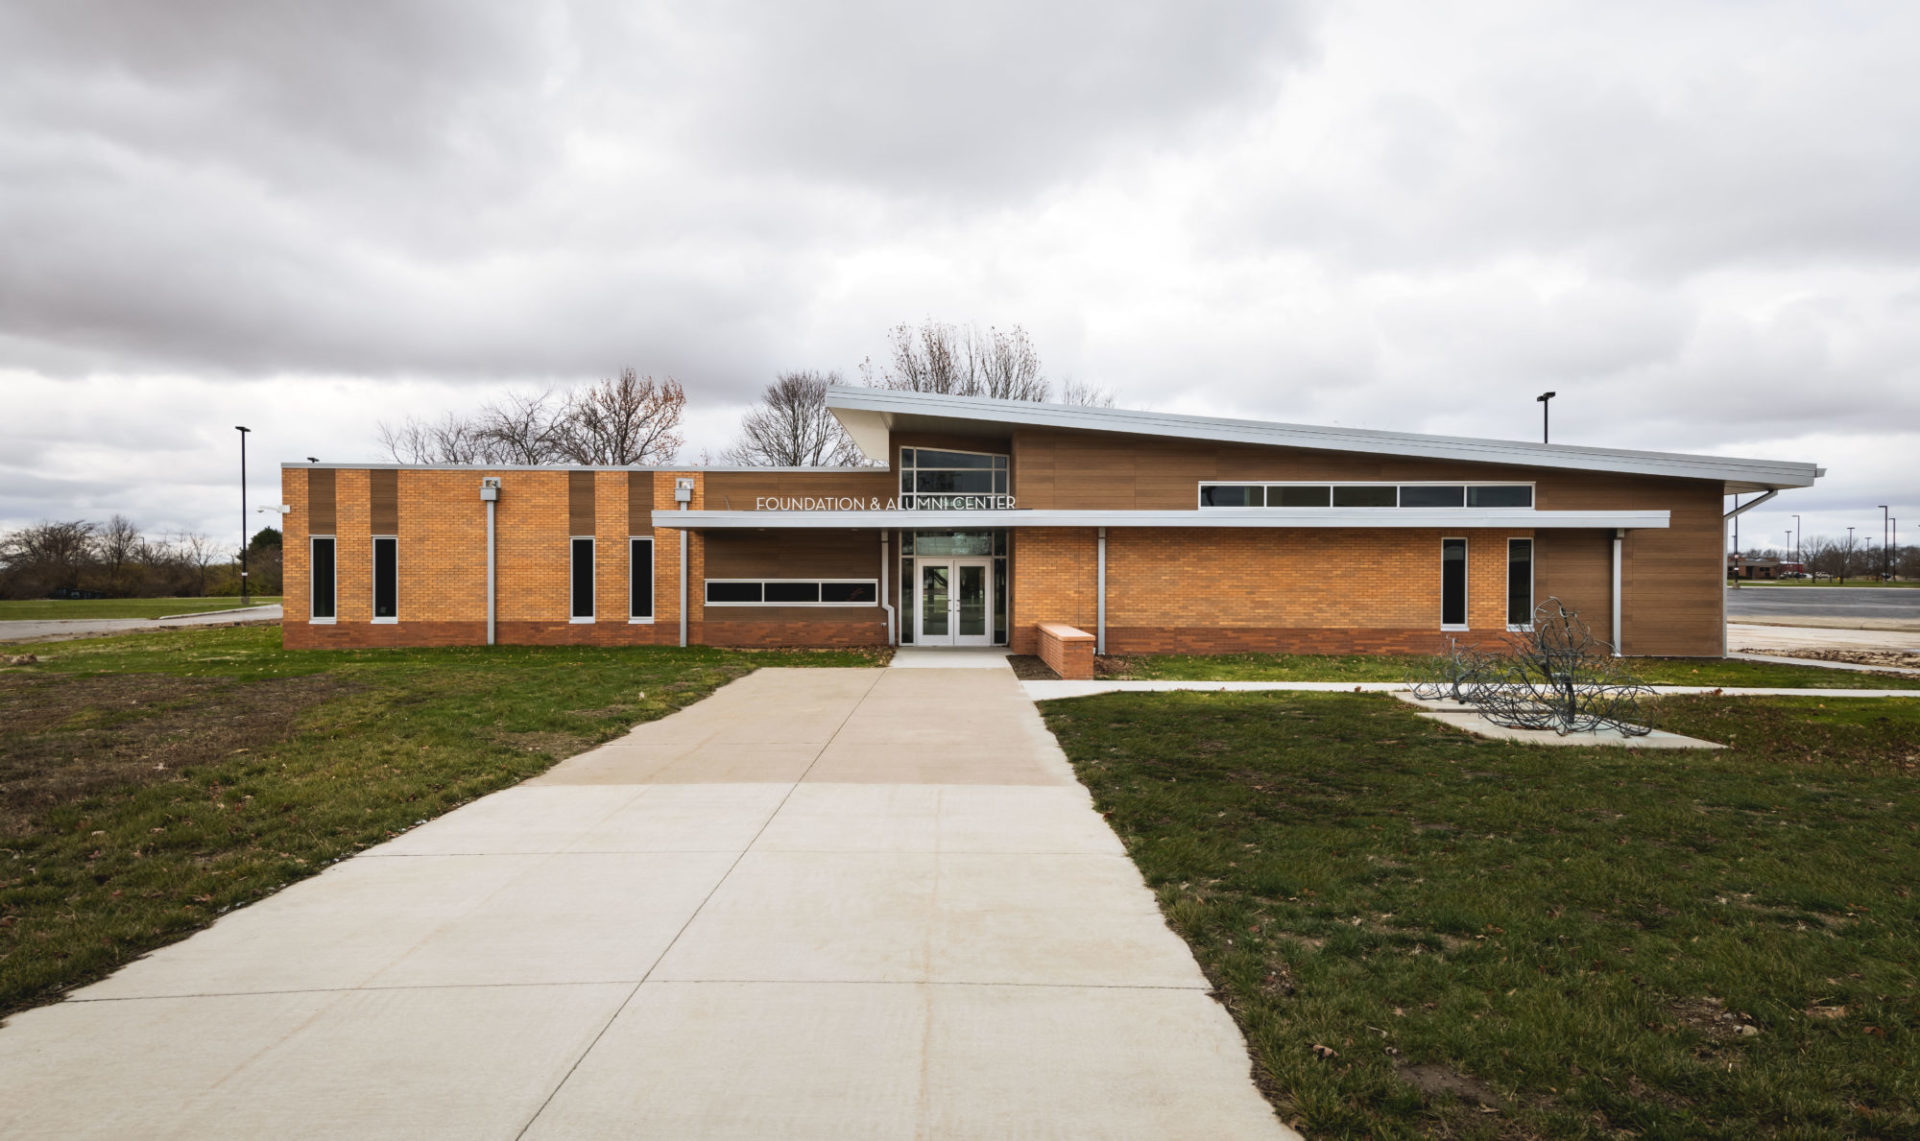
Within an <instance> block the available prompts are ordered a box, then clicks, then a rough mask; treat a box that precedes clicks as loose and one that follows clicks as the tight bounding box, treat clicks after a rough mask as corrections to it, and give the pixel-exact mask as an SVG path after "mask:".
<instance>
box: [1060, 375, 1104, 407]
mask: <svg viewBox="0 0 1920 1141" xmlns="http://www.w3.org/2000/svg"><path fill="white" fill-rule="evenodd" d="M1060 403H1062V404H1082V405H1085V406H1086V407H1088V408H1111V407H1113V393H1112V392H1109V391H1108V390H1107V389H1104V388H1101V387H1100V386H1099V385H1095V384H1086V383H1084V382H1082V381H1078V380H1069V381H1067V382H1066V383H1065V384H1063V385H1061V386H1060Z"/></svg>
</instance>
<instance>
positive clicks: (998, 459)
mask: <svg viewBox="0 0 1920 1141" xmlns="http://www.w3.org/2000/svg"><path fill="white" fill-rule="evenodd" d="M993 466H994V467H995V468H997V469H998V470H1000V471H1005V470H1007V457H1005V456H995V457H993Z"/></svg>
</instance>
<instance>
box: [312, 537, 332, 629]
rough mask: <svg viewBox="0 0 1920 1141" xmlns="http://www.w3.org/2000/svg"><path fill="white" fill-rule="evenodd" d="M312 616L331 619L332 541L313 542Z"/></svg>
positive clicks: (320, 540)
mask: <svg viewBox="0 0 1920 1141" xmlns="http://www.w3.org/2000/svg"><path fill="white" fill-rule="evenodd" d="M313 616H314V617H315V618H331V617H333V540H332V539H315V540H314V541H313Z"/></svg>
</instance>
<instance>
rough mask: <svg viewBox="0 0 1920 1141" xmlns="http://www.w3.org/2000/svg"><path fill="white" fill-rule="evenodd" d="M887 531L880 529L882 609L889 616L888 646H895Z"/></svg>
mask: <svg viewBox="0 0 1920 1141" xmlns="http://www.w3.org/2000/svg"><path fill="white" fill-rule="evenodd" d="M887 562H888V559H887V530H886V528H884V527H882V528H881V529H880V609H881V610H882V611H883V612H884V613H885V614H886V616H887V645H889V646H891V645H893V596H892V595H890V594H888V593H887Z"/></svg>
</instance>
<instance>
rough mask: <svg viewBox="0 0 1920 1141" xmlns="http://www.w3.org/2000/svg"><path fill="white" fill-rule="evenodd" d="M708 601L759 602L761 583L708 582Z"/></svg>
mask: <svg viewBox="0 0 1920 1141" xmlns="http://www.w3.org/2000/svg"><path fill="white" fill-rule="evenodd" d="M707 601H708V602H758V601H760V584H759V583H757V582H714V581H712V580H708V582H707Z"/></svg>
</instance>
